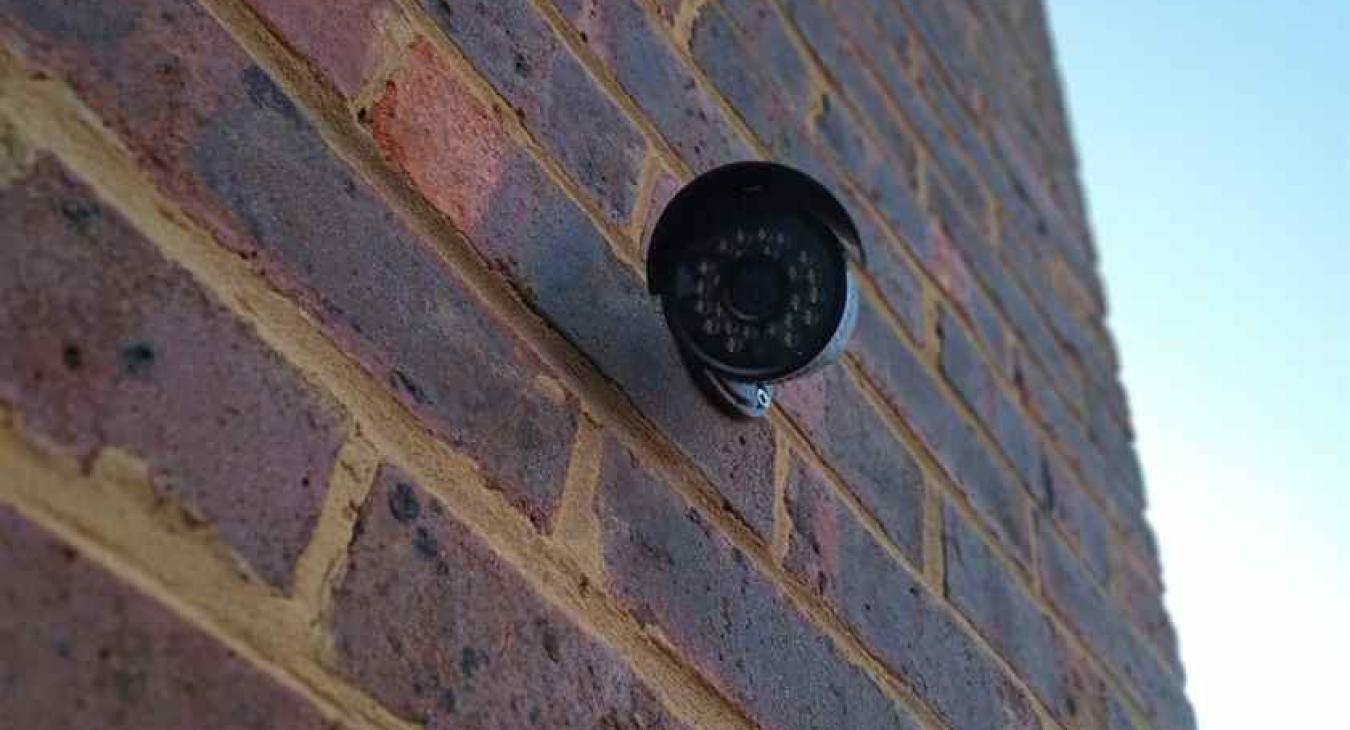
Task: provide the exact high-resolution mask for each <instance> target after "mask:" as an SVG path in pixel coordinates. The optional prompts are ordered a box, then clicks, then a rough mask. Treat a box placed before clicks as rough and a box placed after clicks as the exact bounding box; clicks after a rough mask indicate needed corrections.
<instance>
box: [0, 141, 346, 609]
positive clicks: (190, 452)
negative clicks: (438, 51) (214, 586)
mask: <svg viewBox="0 0 1350 730" xmlns="http://www.w3.org/2000/svg"><path fill="white" fill-rule="evenodd" d="M0 220H4V221H6V222H7V223H6V235H5V237H4V240H5V243H4V248H5V254H6V259H7V261H8V263H7V265H6V266H4V267H0V342H4V343H5V347H4V348H3V349H0V400H4V401H8V402H9V403H11V404H12V405H13V406H15V407H16V408H17V409H18V410H19V412H20V413H22V414H23V416H24V421H25V423H26V424H27V425H28V427H29V428H32V429H34V430H36V431H39V432H41V433H42V434H44V435H45V436H47V437H49V438H51V439H53V440H55V441H56V442H58V443H60V444H61V445H62V446H64V447H65V448H67V449H69V450H70V451H71V452H72V453H74V454H77V455H78V456H80V457H81V458H85V459H88V458H92V457H93V456H94V455H95V453H96V452H97V451H98V450H99V449H101V448H103V447H109V446H113V447H118V448H122V449H126V450H128V451H131V452H133V453H135V454H136V455H137V456H139V457H141V458H144V459H146V460H147V461H148V462H149V464H150V467H151V469H152V474H153V477H152V478H153V483H154V486H155V489H156V491H157V492H159V493H160V494H162V495H164V496H166V497H169V498H173V499H176V500H182V501H183V502H184V503H186V505H187V506H188V508H189V509H191V510H192V511H193V512H195V513H197V514H199V515H200V516H201V517H202V518H203V519H205V520H207V521H209V522H210V523H212V524H213V525H214V526H215V528H216V530H217V531H219V533H220V535H221V537H223V538H224V539H225V541H226V542H227V543H229V544H230V545H231V546H232V547H233V548H234V549H235V550H237V551H238V552H239V554H240V555H242V556H243V557H244V558H245V559H246V560H247V561H248V563H249V564H250V565H251V566H252V567H253V568H254V569H255V570H256V571H257V572H258V573H259V574H260V575H261V576H262V577H263V578H265V579H266V580H268V581H269V582H271V583H273V584H275V585H279V586H288V585H289V584H290V580H291V571H292V569H293V568H294V566H295V561H296V559H297V558H298V557H299V555H300V551H301V550H303V549H304V547H305V545H306V543H307V542H308V539H309V535H310V531H311V530H312V529H313V526H314V523H315V521H316V519H317V518H318V513H319V509H320V508H321V506H322V503H323V497H324V491H325V488H326V486H327V484H328V477H329V473H330V471H331V469H332V464H333V460H334V458H335V456H336V453H337V449H338V447H339V445H340V444H341V442H342V439H343V438H344V434H345V430H346V426H345V425H344V418H343V414H342V412H341V410H340V409H339V408H338V407H337V406H336V405H335V404H334V403H333V402H332V401H331V400H330V399H329V398H327V397H325V396H323V395H321V394H319V393H318V392H316V391H314V390H312V389H311V388H310V387H309V386H308V385H307V384H306V383H305V382H304V380H303V378H302V377H301V376H300V374H299V373H298V372H296V371H295V369H294V368H292V367H290V366H289V365H288V364H287V363H285V362H283V361H281V360H280V358H278V357H277V355H276V354H274V353H273V352H272V351H271V350H268V349H267V348H266V347H265V346H264V345H263V344H262V343H260V342H259V341H258V340H257V339H256V337H255V336H254V335H253V333H252V332H251V330H250V329H249V328H248V326H246V325H244V324H243V323H241V322H239V321H237V320H235V319H234V318H233V317H232V316H231V315H230V313H229V312H228V311H226V310H225V308H224V307H222V306H221V305H220V304H219V303H218V302H217V301H216V300H215V299H214V298H212V297H211V296H210V295H208V294H206V293H205V292H203V291H202V289H201V288H200V287H198V285H197V284H196V283H195V282H194V281H193V280H192V277H191V276H190V275H189V274H188V273H187V272H185V271H183V270H182V269H180V268H178V267H177V266H176V265H174V264H171V263H169V262H168V261H166V260H164V259H163V258H162V257H161V256H160V254H159V252H158V251H157V250H156V249H155V248H154V247H153V246H152V245H151V244H150V243H149V242H148V241H146V240H145V239H144V238H142V237H141V235H140V234H139V233H138V232H137V231H135V230H134V229H132V228H131V227H130V226H129V225H128V224H127V222H126V221H125V220H123V219H122V218H121V217H120V216H119V215H118V214H117V213H116V212H115V211H113V210H112V209H110V208H108V207H106V206H104V205H103V204H102V203H100V202H99V201H98V200H97V199H95V198H94V197H93V195H92V193H91V192H90V191H89V190H88V189H87V188H86V187H85V186H84V185H83V184H82V183H80V182H77V181H76V180H75V179H74V178H72V177H71V176H70V174H69V173H67V172H66V171H65V170H64V169H63V168H61V167H60V165H59V164H58V163H56V162H55V160H54V159H53V158H50V157H44V158H42V159H41V161H40V162H39V164H38V165H37V167H36V169H35V170H34V171H33V172H32V173H31V174H30V176H29V177H28V178H27V179H25V180H23V181H22V182H19V183H16V184H14V185H13V186H12V187H10V188H8V189H5V190H3V191H0Z"/></svg>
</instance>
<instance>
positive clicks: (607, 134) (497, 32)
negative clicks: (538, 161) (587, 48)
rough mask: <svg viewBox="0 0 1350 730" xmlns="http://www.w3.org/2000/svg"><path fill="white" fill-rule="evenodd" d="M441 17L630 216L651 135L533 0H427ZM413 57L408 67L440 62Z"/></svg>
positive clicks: (579, 176) (563, 153)
mask: <svg viewBox="0 0 1350 730" xmlns="http://www.w3.org/2000/svg"><path fill="white" fill-rule="evenodd" d="M423 5H424V6H425V7H426V8H427V10H428V11H429V12H430V13H431V15H432V17H433V18H434V19H435V21H436V23H437V25H439V26H440V28H441V29H442V30H443V31H445V33H446V35H447V36H449V38H450V39H451V40H453V41H454V42H455V44H456V45H458V46H459V47H460V49H461V50H462V51H463V52H464V54H465V55H466V56H468V58H469V60H470V62H472V63H473V65H474V66H475V67H476V68H477V69H478V71H479V72H480V73H482V74H483V75H484V76H485V77H487V79H488V81H489V82H491V84H492V85H493V86H494V87H495V88H496V89H497V91H498V93H500V94H501V95H502V96H503V97H505V98H506V100H507V102H508V103H509V104H510V105H511V106H512V107H513V108H514V109H515V112H516V113H517V114H518V115H519V116H520V118H521V120H522V121H523V122H524V123H525V126H526V127H528V128H529V129H530V130H531V131H532V132H533V133H534V135H535V136H536V137H537V138H538V139H539V140H540V142H542V143H543V146H544V147H545V148H547V149H548V151H549V152H550V153H551V154H552V155H553V156H554V157H555V158H557V159H558V161H559V162H560V163H561V164H562V166H563V168H564V169H566V170H567V172H568V174H570V175H571V176H572V178H573V179H575V180H576V181H577V182H578V183H580V184H581V185H582V186H583V187H584V188H586V189H587V190H588V191H589V192H590V193H591V195H592V196H593V197H594V198H595V200H596V202H597V203H599V205H600V206H601V208H602V209H603V210H604V211H605V213H606V214H607V215H608V216H609V217H610V218H611V219H612V220H614V221H615V222H616V223H619V224H620V225H623V224H624V223H626V222H627V220H628V216H629V213H630V211H631V210H632V207H633V203H634V200H635V196H636V193H637V180H638V175H639V174H640V171H641V168H642V159H643V157H644V156H645V154H646V150H647V148H646V143H645V142H644V141H643V139H642V135H641V134H640V133H639V132H638V129H637V127H636V126H634V124H633V123H632V122H631V121H629V119H628V118H627V117H626V116H625V114H624V112H623V110H622V109H621V108H620V107H619V105H618V104H617V102H615V101H614V100H613V99H612V98H610V95H609V93H608V92H607V91H605V90H604V89H603V88H601V87H600V86H599V85H598V84H597V82H596V80H595V78H594V77H593V76H591V74H590V72H588V71H587V70H586V69H585V67H583V66H582V65H581V63H580V62H579V61H578V60H577V59H576V57H575V56H573V55H572V54H571V52H569V51H568V50H567V48H566V46H564V45H563V43H562V41H561V40H560V39H559V38H558V37H557V36H556V35H555V34H554V33H553V31H552V30H551V29H550V28H549V26H548V23H547V22H546V21H545V20H544V18H543V16H542V15H540V14H539V13H538V11H537V10H536V9H535V8H534V7H533V6H531V4H530V2H529V0H496V1H495V2H490V3H485V2H480V1H477V0H423ZM422 55H423V58H420V59H418V58H414V59H413V60H412V63H413V64H414V68H413V69H411V70H410V71H407V72H405V73H412V74H428V73H445V71H442V70H439V69H437V70H432V68H427V67H428V66H432V67H436V66H438V65H439V62H434V61H431V60H429V59H428V58H426V57H425V56H426V54H425V53H424V54H422Z"/></svg>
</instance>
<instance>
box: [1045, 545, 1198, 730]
mask: <svg viewBox="0 0 1350 730" xmlns="http://www.w3.org/2000/svg"><path fill="white" fill-rule="evenodd" d="M1039 537H1040V540H1039V544H1040V545H1041V546H1042V549H1041V555H1042V556H1043V559H1042V560H1041V580H1042V583H1043V585H1044V586H1045V593H1046V596H1047V597H1048V599H1049V600H1050V603H1051V605H1052V606H1054V608H1055V610H1056V611H1058V612H1059V613H1060V614H1061V615H1062V616H1064V618H1065V619H1066V620H1067V621H1068V623H1069V624H1070V625H1071V626H1072V628H1073V629H1074V630H1075V631H1076V632H1077V633H1078V634H1079V635H1080V636H1081V637H1082V638H1083V641H1084V642H1085V643H1086V644H1087V646H1088V647H1089V648H1090V649H1091V650H1092V651H1093V653H1094V654H1095V655H1096V656H1098V657H1100V658H1101V660H1102V661H1103V662H1104V663H1105V664H1106V666H1108V667H1110V668H1111V669H1112V670H1113V671H1115V672H1117V673H1119V674H1120V675H1121V676H1122V677H1124V678H1125V680H1126V681H1127V682H1128V683H1129V685H1130V686H1131V687H1132V688H1133V690H1134V694H1135V697H1136V699H1138V700H1139V701H1140V702H1142V703H1143V704H1144V706H1145V708H1146V709H1147V710H1148V712H1149V714H1150V716H1151V718H1152V719H1153V721H1154V723H1155V724H1156V725H1157V726H1158V727H1160V728H1163V729H1164V730H1188V729H1190V728H1194V727H1195V717H1194V715H1193V714H1192V712H1191V708H1190V704H1189V703H1188V702H1187V701H1186V698H1185V696H1184V695H1183V694H1182V692H1181V687H1180V681H1179V680H1178V679H1176V678H1174V677H1173V676H1171V675H1170V674H1169V673H1168V672H1167V671H1165V670H1164V667H1163V665H1162V664H1161V663H1160V662H1159V661H1158V660H1157V659H1156V658H1155V657H1154V656H1153V655H1152V654H1150V653H1149V652H1148V651H1146V650H1145V649H1144V645H1143V643H1142V640H1141V639H1140V638H1139V637H1138V636H1137V635H1136V634H1134V633H1133V632H1131V631H1130V630H1129V624H1128V621H1127V619H1126V616H1125V614H1123V613H1122V612H1121V611H1120V610H1118V609H1117V608H1116V607H1115V606H1114V604H1113V603H1112V602H1111V600H1110V598H1109V597H1108V596H1107V595H1106V594H1105V593H1104V592H1103V591H1102V589H1101V587H1100V586H1098V585H1097V584H1096V583H1095V582H1094V581H1093V579H1092V577H1091V574H1090V573H1088V571H1087V570H1086V568H1085V567H1084V566H1083V564H1082V562H1081V561H1079V560H1078V558H1077V557H1076V556H1074V554H1073V553H1072V551H1070V550H1069V548H1068V546H1067V545H1066V544H1065V543H1064V541H1062V540H1060V539H1059V536H1058V535H1056V534H1054V533H1053V531H1051V530H1049V529H1048V527H1047V526H1045V525H1043V526H1042V529H1041V530H1040V534H1039Z"/></svg>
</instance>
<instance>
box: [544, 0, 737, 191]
mask: <svg viewBox="0 0 1350 730" xmlns="http://www.w3.org/2000/svg"><path fill="white" fill-rule="evenodd" d="M566 5H568V6H569V8H568V13H567V15H568V19H569V20H571V21H572V24H573V25H574V26H576V29H577V30H578V31H579V32H580V33H581V35H582V37H584V38H585V39H586V44H587V45H588V46H590V48H591V50H593V51H594V52H595V53H596V55H597V56H599V57H600V58H601V59H603V60H604V62H605V64H606V65H607V66H608V67H609V69H610V70H611V71H612V72H613V73H614V77H615V78H616V79H617V80H618V82H619V83H620V84H621V85H622V86H623V88H624V90H625V91H627V92H628V95H629V96H631V97H632V98H633V100H634V101H636V102H637V105H638V107H639V108H641V109H642V111H643V113H644V114H646V115H647V117H648V118H649V119H651V121H652V123H653V124H654V125H656V128H657V129H658V130H659V131H660V132H661V135H662V136H663V137H664V138H665V139H666V141H667V142H669V143H670V145H671V146H672V147H674V148H675V153H676V154H677V155H679V156H680V158H681V159H683V160H684V162H685V163H686V164H688V165H689V166H690V167H691V168H693V169H694V170H695V171H697V172H702V171H704V170H707V169H709V168H712V167H715V166H717V165H723V164H726V163H728V162H734V161H736V160H745V159H751V158H753V157H755V154H754V151H753V150H752V149H751V148H750V147H749V146H748V145H747V144H746V143H745V141H743V140H741V139H740V138H739V137H738V136H737V134H736V131H735V128H734V127H732V125H731V122H730V120H729V119H728V118H727V116H726V114H725V113H724V112H723V111H722V109H721V108H720V107H719V106H718V105H717V102H716V101H715V100H714V99H713V98H712V97H711V96H710V95H709V94H708V93H707V91H705V90H704V89H703V87H702V86H701V85H700V84H699V83H698V82H697V81H696V80H695V78H694V75H693V73H692V71H691V69H689V68H688V67H687V66H686V65H685V63H684V61H683V60H682V59H681V58H680V55H679V54H678V53H677V52H676V50H675V47H674V45H673V43H672V42H671V40H670V36H669V34H668V33H667V31H666V29H664V28H662V27H661V26H660V25H658V24H657V22H656V21H655V20H654V19H653V18H652V17H651V16H650V15H648V14H647V12H646V11H644V10H643V9H642V7H641V6H640V5H639V4H638V2H637V0H604V1H603V2H602V1H601V0H579V1H578V2H572V3H566Z"/></svg>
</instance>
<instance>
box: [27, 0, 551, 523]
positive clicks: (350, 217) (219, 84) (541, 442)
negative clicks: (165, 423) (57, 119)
mask: <svg viewBox="0 0 1350 730" xmlns="http://www.w3.org/2000/svg"><path fill="white" fill-rule="evenodd" d="M61 7H62V10H61V12H62V13H63V15H62V16H61V18H62V21H61V23H58V24H56V25H54V26H53V27H54V28H55V30H54V31H47V30H44V27H43V26H37V25H28V26H24V27H20V28H17V29H14V30H12V31H11V32H12V33H14V34H16V35H17V36H19V37H21V38H23V39H25V40H24V42H25V43H29V44H32V45H33V48H34V55H35V56H37V57H38V60H40V61H41V62H43V63H44V64H47V65H49V66H50V67H52V68H54V69H55V70H57V71H59V72H61V73H62V74H64V75H66V76H67V77H68V78H69V79H70V80H71V83H72V84H73V85H74V86H75V87H76V89H77V91H79V92H80V93H81V95H82V96H83V97H84V99H85V101H86V103H88V104H90V105H91V106H93V108H94V110H95V111H96V112H97V113H98V114H99V115H100V116H101V117H102V118H104V119H105V120H107V121H108V122H109V124H110V125H111V126H112V127H113V129H114V130H115V131H116V132H117V133H118V134H119V135H121V136H122V138H123V139H124V140H126V141H127V143H128V144H129V145H130V146H131V147H132V149H133V150H134V151H135V152H136V153H137V154H139V155H140V156H142V157H143V158H145V159H146V160H148V161H151V162H152V163H153V164H150V165H149V166H148V167H149V170H150V172H151V173H152V174H154V175H155V178H156V182H157V183H158V184H159V185H160V186H161V188H163V189H164V190H165V191H166V192H167V193H169V194H170V195H171V197H173V198H174V199H175V201H176V202H177V203H179V204H180V205H181V206H182V207H183V208H184V209H185V210H186V211H187V212H188V213H189V214H191V215H192V216H193V217H195V218H197V219H198V220H199V221H202V222H204V223H206V224H208V225H209V226H210V228H211V230H212V231H213V232H214V233H215V234H216V235H217V236H218V237H219V238H220V239H221V240H222V242H224V243H226V244H227V245H229V246H231V247H232V248H234V249H235V250H237V251H239V252H240V253H241V255H243V256H244V257H245V258H248V259H250V260H252V261H253V262H254V265H255V266H257V267H258V269H259V270H260V271H262V272H263V273H264V274H265V275H267V276H268V277H269V278H271V279H272V280H273V281H274V282H276V283H277V284H278V285H280V286H282V287H283V288H285V289H287V290H288V291H290V292H292V293H293V294H294V295H295V296H296V297H297V298H298V299H300V301H301V302H302V303H303V304H304V305H305V306H307V307H308V308H309V309H310V311H312V312H313V313H314V314H315V315H316V316H317V318H318V319H319V320H320V321H321V322H323V323H324V325H325V326H327V327H328V328H329V329H330V331H332V333H333V335H334V337H335V338H336V339H337V340H338V341H339V343H340V344H341V345H342V346H344V348H345V349H347V350H349V351H350V352H351V353H352V354H353V355H355V356H357V357H358V358H360V360H361V362H362V363H363V365H364V366H365V367H366V368H367V369H368V370H369V371H371V372H372V374H373V375H374V376H375V377H377V378H378V379H380V380H381V381H382V382H387V383H389V385H390V387H391V388H392V389H393V390H394V392H395V393H397V394H398V395H399V397H400V398H402V399H403V401H404V402H405V403H406V404H407V405H408V407H409V408H411V409H412V410H413V411H414V412H415V413H417V414H418V415H419V416H420V417H422V418H424V419H425V420H426V421H427V422H428V423H429V424H430V425H432V426H433V427H434V428H435V429H436V431H437V432H439V433H440V434H442V435H443V436H445V437H446V438H447V439H448V440H449V441H451V442H452V443H453V444H455V445H456V446H458V447H461V448H463V449H464V450H466V451H467V452H469V455H470V456H472V457H474V458H475V459H477V460H478V461H479V463H480V464H481V465H482V467H483V469H484V471H485V473H486V474H487V476H488V477H489V479H490V480H491V481H492V482H493V484H494V486H496V487H498V488H500V489H502V490H503V491H504V492H506V493H507V494H508V495H509V496H510V497H511V499H512V500H513V501H515V502H517V503H518V504H520V505H521V507H522V508H523V509H525V510H526V512H527V513H529V514H530V515H531V517H533V518H534V519H536V520H537V521H545V520H547V519H548V517H549V515H550V514H551V513H552V509H553V507H554V506H555V505H556V501H557V495H558V492H559V490H560V488H561V483H562V482H561V480H562V475H563V472H564V470H565V468H566V462H567V457H568V449H569V445H568V439H567V438H566V434H569V433H570V432H571V431H572V429H573V428H574V425H575V424H574V421H575V418H576V411H577V404H576V402H575V400H574V399H572V398H570V397H568V396H566V395H565V394H563V392H562V391H561V390H560V389H559V388H558V386H557V385H556V384H551V383H549V382H548V377H547V375H546V373H545V372H544V371H543V370H542V365H541V364H540V362H539V361H538V359H537V358H536V357H535V356H534V355H533V353H532V352H530V350H529V349H528V348H527V347H526V346H525V344H524V343H523V342H522V341H521V340H520V339H518V338H517V337H515V336H514V335H513V334H511V332H510V330H509V329H508V328H507V326H506V324H505V323H504V322H502V321H501V320H500V319H498V318H497V317H495V316H494V315H492V314H490V313H489V312H487V311H486V310H485V308H484V307H483V306H482V305H481V304H480V303H479V301H478V300H477V298H476V297H475V296H474V295H473V294H472V293H471V292H469V291H468V290H467V289H466V288H465V287H464V286H463V285H462V284H461V283H460V282H459V281H458V280H457V279H456V278H455V276H454V274H453V273H452V272H451V270H450V269H449V268H448V266H447V265H446V263H445V262H444V261H443V260H442V259H441V257H440V256H438V255H437V254H435V253H434V252H433V251H432V250H431V248H430V247H429V246H428V243H427V242H425V241H423V240H421V239H419V238H418V237H416V236H415V235H414V234H412V233H411V232H410V231H409V230H408V228H407V227H406V226H405V225H404V224H403V223H401V222H400V221H399V220H398V219H397V218H396V217H395V215H394V213H393V211H391V210H390V209H389V208H387V207H386V206H385V205H384V203H382V202H381V200H380V198H379V196H378V195H377V194H376V193H375V192H374V191H372V190H371V189H370V188H369V187H368V186H367V185H366V184H365V183H364V182H362V180H361V179H360V178H359V177H357V176H356V175H355V174H354V173H353V172H352V170H350V169H349V168H348V167H347V166H346V165H345V164H343V163H342V162H341V161H340V160H339V159H338V158H337V157H336V156H335V155H333V153H331V152H330V151H329V149H328V148H327V147H326V146H325V145H324V142H323V140H322V138H321V137H320V136H319V134H318V132H317V131H316V130H315V129H314V128H313V127H312V126H311V125H310V124H309V123H308V122H307V121H306V119H305V117H304V116H303V115H302V114H301V112H300V110H299V109H298V108H297V107H296V106H295V105H294V104H292V102H291V101H290V100H289V99H288V98H287V97H286V95H285V94H284V93H283V92H282V90H281V89H280V88H279V87H278V86H277V85H276V84H275V83H273V81H272V80H271V79H270V78H269V77H268V76H267V75H266V74H265V73H264V72H263V71H262V70H261V69H259V68H258V67H256V66H254V65H252V64H251V63H250V62H249V61H248V58H247V56H245V55H244V53H243V52H242V50H241V49H240V48H238V47H237V46H236V45H235V44H234V42H233V41H232V40H231V38H230V36H229V34H228V33H226V32H225V30H224V29H223V28H221V27H220V26H218V25H216V23H215V22H214V21H213V20H212V19H211V18H210V16H208V15H206V14H205V12H204V11H203V10H201V9H200V8H198V7H197V6H196V5H195V4H190V3H183V2H178V1H177V0H150V1H149V2H148V4H147V5H145V6H144V8H143V12H142V13H140V14H139V15H138V16H137V18H139V20H138V22H137V23H136V24H134V26H133V27H132V28H131V29H130V30H129V31H128V32H127V33H125V34H123V35H122V36H120V37H119V38H118V39H117V40H116V42H100V43H91V42H90V40H89V39H90V38H95V39H98V38H101V37H102V36H100V35H99V34H98V32H97V28H96V27H95V26H93V25H91V24H93V23H96V22H97V21H98V17H97V15H95V14H92V13H87V12H86V10H85V9H84V8H85V7H87V6H61ZM52 12H55V11H52ZM180 67H181V68H180ZM198 67H200V68H198ZM176 68H178V69H180V71H177V72H174V73H168V72H167V71H162V69H176ZM187 68H193V69H195V70H194V71H193V72H192V73H187V72H186V70H185V69H187ZM157 69H161V70H157ZM541 375H542V376H544V377H542V378H541V377H540V376H541Z"/></svg>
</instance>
